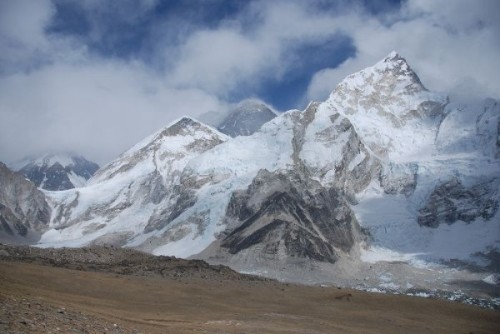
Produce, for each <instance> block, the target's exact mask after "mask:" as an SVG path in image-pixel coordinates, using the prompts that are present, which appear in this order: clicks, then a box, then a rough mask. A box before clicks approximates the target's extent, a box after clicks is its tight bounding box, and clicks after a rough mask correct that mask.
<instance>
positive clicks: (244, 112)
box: [217, 99, 276, 137]
mask: <svg viewBox="0 0 500 334" xmlns="http://www.w3.org/2000/svg"><path fill="white" fill-rule="evenodd" d="M274 117H276V114H275V113H274V112H273V111H272V110H271V109H270V108H269V107H268V106H266V105H265V104H264V103H262V102H260V101H258V100H252V99H248V100H244V101H242V102H240V103H239V104H238V105H237V106H236V107H235V108H234V110H231V111H230V112H229V114H228V115H227V116H226V117H225V118H224V119H223V120H222V121H221V122H220V123H219V124H218V126H217V129H218V130H219V131H220V132H222V133H225V134H227V135H229V136H231V137H237V136H249V135H251V134H253V133H255V132H256V131H258V130H259V129H260V128H261V126H262V125H263V124H264V123H266V122H268V121H270V120H272V119H273V118H274Z"/></svg>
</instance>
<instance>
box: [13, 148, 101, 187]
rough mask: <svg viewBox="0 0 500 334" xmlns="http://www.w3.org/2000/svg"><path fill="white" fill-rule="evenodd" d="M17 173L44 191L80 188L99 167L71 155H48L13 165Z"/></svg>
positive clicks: (80, 157) (82, 158)
mask: <svg viewBox="0 0 500 334" xmlns="http://www.w3.org/2000/svg"><path fill="white" fill-rule="evenodd" d="M15 165H16V166H18V168H17V169H18V171H19V172H21V173H22V174H23V175H24V176H25V177H26V178H28V179H29V180H30V181H32V182H33V183H34V184H35V185H36V186H37V187H39V188H42V189H45V190H67V189H72V188H75V187H81V186H83V185H84V184H85V182H86V181H87V180H88V179H89V178H90V177H92V175H93V174H94V173H95V171H96V170H97V169H98V168H99V166H98V165H97V164H96V163H94V162H91V161H88V160H87V159H85V158H84V157H82V156H79V155H76V154H73V153H65V152H63V153H48V154H45V155H42V156H40V157H36V158H30V159H26V160H24V161H23V162H20V163H17V164H15Z"/></svg>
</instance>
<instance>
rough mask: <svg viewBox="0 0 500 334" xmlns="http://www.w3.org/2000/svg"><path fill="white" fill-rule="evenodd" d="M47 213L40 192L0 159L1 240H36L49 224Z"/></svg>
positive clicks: (11, 242)
mask: <svg viewBox="0 0 500 334" xmlns="http://www.w3.org/2000/svg"><path fill="white" fill-rule="evenodd" d="M50 214H51V209H50V206H49V205H48V203H47V201H46V199H45V195H44V194H43V192H41V191H40V190H38V189H37V187H36V186H35V185H34V184H33V183H32V182H30V181H29V180H26V179H25V178H24V176H23V175H22V174H20V173H17V172H14V171H11V170H10V169H9V168H7V166H6V165H5V164H3V163H1V162H0V242H4V243H9V244H30V243H34V242H36V241H38V240H39V239H40V234H41V233H42V232H44V231H45V230H46V229H47V227H48V223H49V220H50Z"/></svg>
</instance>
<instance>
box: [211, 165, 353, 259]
mask: <svg viewBox="0 0 500 334" xmlns="http://www.w3.org/2000/svg"><path fill="white" fill-rule="evenodd" d="M303 177H304V176H303V175H301V174H298V173H283V174H282V173H280V172H275V173H270V172H268V171H266V170H261V171H260V172H259V173H258V175H257V176H256V177H255V179H254V180H253V182H252V184H251V185H250V186H249V187H248V188H247V190H245V191H240V192H235V193H233V195H232V197H231V201H230V202H229V205H228V210H227V213H226V220H227V221H226V224H227V225H228V226H237V227H236V228H234V229H228V231H227V232H226V233H225V234H227V236H224V237H223V238H222V240H221V246H222V248H223V249H227V251H228V252H229V253H230V254H233V255H234V254H239V256H240V257H242V256H243V254H245V256H246V257H247V259H246V261H250V259H252V258H253V259H265V260H266V261H276V262H279V261H280V260H286V259H288V258H303V259H311V260H316V261H322V262H331V263H334V262H336V261H337V260H338V259H339V257H341V256H342V253H349V251H350V250H351V249H352V247H353V246H354V245H355V241H359V236H360V231H359V226H358V224H357V221H356V218H355V217H354V215H353V213H352V211H351V210H350V208H349V205H348V204H347V202H346V201H345V199H344V197H343V196H342V195H341V194H340V193H338V192H337V191H336V190H335V189H333V188H330V189H325V188H323V187H321V185H320V184H319V183H318V182H315V181H313V180H310V179H309V180H308V179H303Z"/></svg>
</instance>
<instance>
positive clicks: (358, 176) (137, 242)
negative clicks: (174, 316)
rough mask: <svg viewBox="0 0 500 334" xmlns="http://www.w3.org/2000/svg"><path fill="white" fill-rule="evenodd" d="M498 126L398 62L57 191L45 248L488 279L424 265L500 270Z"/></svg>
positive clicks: (261, 268) (180, 128) (133, 155)
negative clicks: (234, 130) (242, 129)
mask: <svg viewBox="0 0 500 334" xmlns="http://www.w3.org/2000/svg"><path fill="white" fill-rule="evenodd" d="M499 115H500V107H499V105H498V103H497V101H494V100H491V99H489V100H485V101H484V102H482V103H480V104H470V105H463V104H455V103H454V102H453V101H449V99H448V98H447V97H446V96H445V95H443V94H438V93H433V92H430V91H428V90H427V89H426V88H425V87H424V86H423V84H422V83H421V82H420V80H419V78H418V76H417V75H416V74H415V72H414V71H413V70H412V69H411V67H410V66H409V64H408V63H407V62H406V61H405V60H404V59H403V58H402V57H400V56H399V55H398V54H396V53H391V54H390V55H388V56H387V57H386V58H384V59H383V60H382V61H380V62H379V63H377V64H375V65H374V66H372V67H369V68H367V69H364V70H362V71H360V72H358V73H355V74H353V75H351V76H348V77H347V78H346V79H345V80H344V81H342V82H341V83H340V84H339V85H338V86H337V87H336V88H335V90H334V91H333V92H332V93H331V95H330V96H329V98H328V99H327V100H326V101H325V102H322V103H317V102H313V103H311V104H310V105H309V106H308V107H307V109H306V110H304V111H298V110H293V111H289V112H286V113H283V114H280V115H278V116H276V117H274V118H273V119H271V120H269V121H267V122H265V124H263V125H262V127H261V128H260V130H258V131H256V132H255V133H253V134H251V135H248V136H237V137H234V138H231V137H228V136H226V135H224V134H222V133H220V132H219V131H217V130H216V129H214V128H212V127H210V126H207V125H204V124H203V123H200V122H198V121H196V120H193V119H190V118H182V119H180V120H178V121H176V122H174V123H172V124H171V125H169V126H167V127H166V128H164V129H162V130H160V131H158V132H157V133H155V134H153V135H152V136H150V137H148V138H146V139H144V140H143V141H142V142H140V143H139V144H137V145H136V146H134V147H133V148H131V149H130V150H129V151H127V152H125V153H124V154H122V155H121V156H120V157H119V158H117V159H116V160H115V161H113V162H111V163H110V164H108V165H107V166H104V167H103V168H102V169H100V170H99V171H98V172H97V173H96V174H95V175H94V176H93V177H92V178H91V179H90V180H89V182H88V183H87V184H86V185H85V186H84V187H82V188H78V189H72V190H68V191H64V192H46V194H47V196H48V199H49V202H50V204H51V206H52V207H53V214H52V216H51V221H50V224H49V227H48V228H47V231H46V232H45V233H44V234H43V236H42V238H41V241H40V245H41V246H83V245H88V244H92V243H111V244H115V245H118V246H127V247H134V248H138V249H142V250H145V251H148V252H151V253H153V254H165V255H175V256H179V257H195V258H203V259H207V260H208V261H210V262H213V263H225V264H229V265H231V266H232V267H234V268H236V269H238V270H241V271H247V272H254V273H260V274H263V275H267V276H273V277H274V276H276V277H277V278H282V279H289V280H298V281H302V282H304V281H305V282H334V281H335V282H337V283H339V282H340V283H342V284H345V285H351V286H353V285H356V284H358V283H359V282H358V283H356V282H357V281H356V278H359V277H364V278H365V279H364V281H363V284H364V285H366V286H380V287H384V286H385V287H390V288H394V289H406V288H408V287H413V286H423V285H426V284H431V283H429V282H432V284H434V285H433V287H436V286H439V287H440V288H447V287H448V288H449V284H451V283H449V282H452V281H458V280H472V279H481V274H474V273H470V272H469V271H443V270H442V268H441V267H431V269H429V268H425V269H422V263H434V265H436V266H437V264H439V265H443V263H444V264H446V263H448V264H449V263H451V262H453V263H457V262H466V263H469V264H472V265H484V264H487V263H489V262H488V261H492V259H494V258H495V256H496V257H497V258H498V247H499V244H500V215H499V213H498V207H499V202H500V193H499V188H500V159H499V154H498V152H499V147H500V145H499V128H500V125H499V124H500V122H499ZM432 268H434V269H432ZM429 270H430V272H428V271H429ZM433 270H434V271H433ZM485 270H486V269H485ZM422 275H424V276H425V277H429V275H434V276H432V279H430V280H429V279H425V280H422V277H423V276H422ZM359 284H361V283H359Z"/></svg>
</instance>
